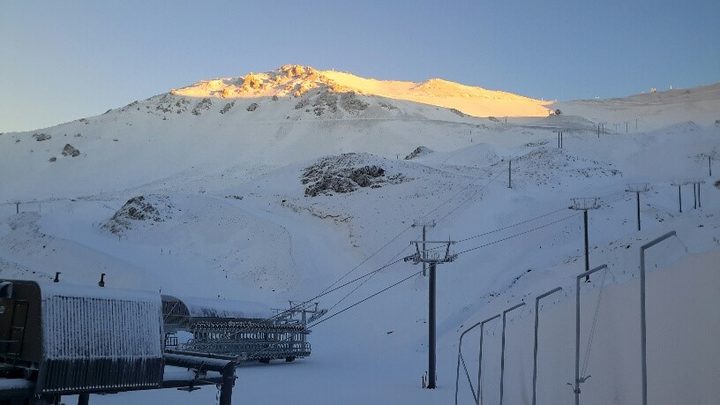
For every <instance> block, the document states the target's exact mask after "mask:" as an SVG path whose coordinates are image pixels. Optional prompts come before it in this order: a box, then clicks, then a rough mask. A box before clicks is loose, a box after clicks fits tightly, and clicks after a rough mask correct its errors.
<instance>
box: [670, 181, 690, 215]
mask: <svg viewBox="0 0 720 405" xmlns="http://www.w3.org/2000/svg"><path fill="white" fill-rule="evenodd" d="M691 183H692V180H688V179H684V180H677V181H675V182H673V183H672V184H671V185H672V186H673V187H677V188H678V210H679V212H681V213H682V186H685V185H688V184H691ZM693 190H694V189H693Z"/></svg>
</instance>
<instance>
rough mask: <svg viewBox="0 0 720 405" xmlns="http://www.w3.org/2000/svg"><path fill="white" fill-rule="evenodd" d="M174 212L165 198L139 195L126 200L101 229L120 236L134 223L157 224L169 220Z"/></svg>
mask: <svg viewBox="0 0 720 405" xmlns="http://www.w3.org/2000/svg"><path fill="white" fill-rule="evenodd" d="M174 211H175V207H174V206H173V205H172V203H171V202H170V198H169V197H167V196H162V195H148V196H147V197H146V196H142V195H140V196H137V197H133V198H131V199H129V200H127V202H126V203H125V204H124V205H123V206H122V207H121V208H120V209H119V210H118V211H117V212H115V214H114V215H113V216H112V218H110V220H109V221H107V222H106V223H105V224H104V225H103V226H102V227H103V229H107V230H109V231H110V232H112V233H114V234H116V235H117V234H122V233H123V232H125V231H127V230H130V229H132V228H133V224H136V223H141V222H151V223H152V222H154V223H158V222H164V221H166V220H168V219H171V218H172V213H173V212H174Z"/></svg>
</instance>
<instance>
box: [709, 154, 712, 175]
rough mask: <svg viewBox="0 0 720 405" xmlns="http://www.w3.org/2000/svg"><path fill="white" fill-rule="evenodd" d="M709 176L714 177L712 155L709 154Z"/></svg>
mask: <svg viewBox="0 0 720 405" xmlns="http://www.w3.org/2000/svg"><path fill="white" fill-rule="evenodd" d="M708 176H709V177H712V156H710V155H708Z"/></svg>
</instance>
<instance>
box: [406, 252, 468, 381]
mask: <svg viewBox="0 0 720 405" xmlns="http://www.w3.org/2000/svg"><path fill="white" fill-rule="evenodd" d="M454 243H455V242H454V241H450V240H447V241H427V240H426V241H412V242H410V244H414V245H415V254H413V255H410V256H407V257H405V258H404V260H405V261H406V262H410V261H411V262H413V263H414V264H418V263H427V264H429V265H430V277H429V282H430V289H429V290H430V292H429V296H428V384H427V388H428V389H435V388H436V372H435V363H436V357H435V349H436V342H435V335H436V333H435V332H436V327H435V296H436V274H435V273H436V269H437V265H438V264H441V263H449V262H452V261H454V260H455V259H456V258H457V255H456V254H450V245H452V244H454ZM424 244H430V245H436V247H442V246H445V252H444V254H443V255H441V254H440V253H438V252H437V250H436V249H427V250H425V249H424V250H422V251H420V245H424Z"/></svg>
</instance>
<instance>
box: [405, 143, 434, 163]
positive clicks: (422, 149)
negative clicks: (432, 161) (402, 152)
mask: <svg viewBox="0 0 720 405" xmlns="http://www.w3.org/2000/svg"><path fill="white" fill-rule="evenodd" d="M431 153H433V150H432V149H430V148H428V147H426V146H422V145H420V146H418V147H417V148H415V149H414V150H413V151H412V152H410V153H409V154H408V155H407V156H405V160H413V159H415V158H418V157H422V156H425V155H429V154H431Z"/></svg>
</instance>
